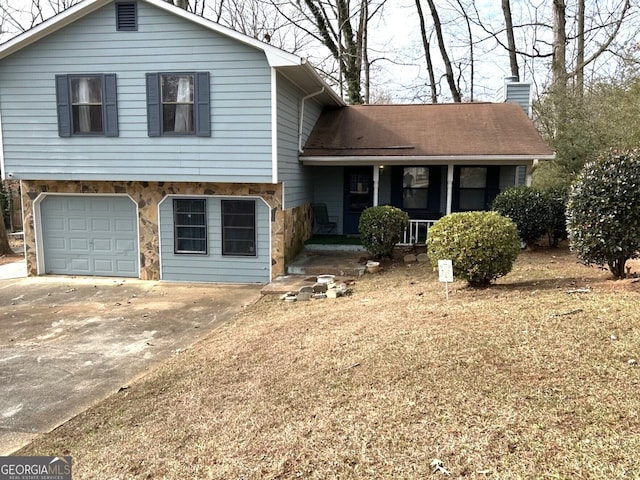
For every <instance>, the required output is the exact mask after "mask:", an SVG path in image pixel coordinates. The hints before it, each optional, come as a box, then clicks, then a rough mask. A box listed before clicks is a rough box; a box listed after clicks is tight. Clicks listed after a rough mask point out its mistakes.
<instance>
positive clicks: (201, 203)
mask: <svg viewBox="0 0 640 480" xmlns="http://www.w3.org/2000/svg"><path fill="white" fill-rule="evenodd" d="M206 207H207V201H206V200H205V199H200V198H179V199H178V198H176V199H174V200H173V228H174V252H175V253H187V254H200V255H206V254H207V208H206Z"/></svg>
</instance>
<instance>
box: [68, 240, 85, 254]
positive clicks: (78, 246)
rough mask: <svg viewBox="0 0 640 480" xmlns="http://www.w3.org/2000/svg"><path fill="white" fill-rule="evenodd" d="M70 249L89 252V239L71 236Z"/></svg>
mask: <svg viewBox="0 0 640 480" xmlns="http://www.w3.org/2000/svg"><path fill="white" fill-rule="evenodd" d="M69 249H70V250H73V251H74V252H84V253H87V252H89V240H88V239H86V238H70V239H69Z"/></svg>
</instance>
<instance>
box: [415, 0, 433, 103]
mask: <svg viewBox="0 0 640 480" xmlns="http://www.w3.org/2000/svg"><path fill="white" fill-rule="evenodd" d="M416 8H417V9H418V18H419V19H420V33H421V34H422V45H423V47H424V56H425V58H426V60H427V71H428V72H429V88H430V90H431V103H438V91H437V89H436V76H435V73H434V72H433V61H432V60H431V46H430V45H429V40H428V39H427V27H426V25H425V23H424V14H423V13H422V5H420V0H416Z"/></svg>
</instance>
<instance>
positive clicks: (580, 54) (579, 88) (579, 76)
mask: <svg viewBox="0 0 640 480" xmlns="http://www.w3.org/2000/svg"><path fill="white" fill-rule="evenodd" d="M577 20H578V46H577V52H576V93H577V94H578V95H579V96H581V97H582V94H583V92H584V0H578V19H577Z"/></svg>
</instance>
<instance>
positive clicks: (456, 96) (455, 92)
mask: <svg viewBox="0 0 640 480" xmlns="http://www.w3.org/2000/svg"><path fill="white" fill-rule="evenodd" d="M427 4H428V5H429V10H430V12H431V19H432V20H433V28H434V30H435V32H436V37H437V39H438V47H439V49H440V56H441V57H442V62H443V63H444V68H445V76H446V78H447V83H448V84H449V90H450V91H451V97H452V98H453V101H454V102H461V101H462V96H461V95H460V90H459V89H458V85H457V84H456V80H455V77H454V75H453V67H452V66H451V60H450V59H449V54H448V53H447V47H446V45H445V41H444V35H443V32H442V22H441V21H440V16H439V14H438V10H437V9H436V5H435V3H434V1H433V0H427Z"/></svg>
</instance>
